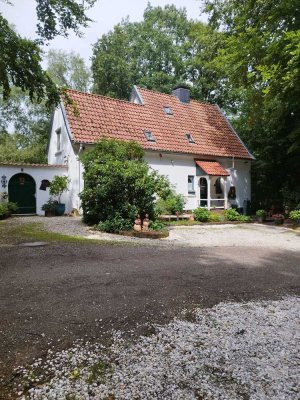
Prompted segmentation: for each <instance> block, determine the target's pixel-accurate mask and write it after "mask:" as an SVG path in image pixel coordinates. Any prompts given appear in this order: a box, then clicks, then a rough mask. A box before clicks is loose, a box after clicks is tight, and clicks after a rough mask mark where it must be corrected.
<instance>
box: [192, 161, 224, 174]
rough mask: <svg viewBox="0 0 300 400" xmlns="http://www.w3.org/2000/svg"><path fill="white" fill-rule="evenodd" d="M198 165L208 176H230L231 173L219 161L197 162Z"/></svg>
mask: <svg viewBox="0 0 300 400" xmlns="http://www.w3.org/2000/svg"><path fill="white" fill-rule="evenodd" d="M195 163H196V165H198V167H200V168H201V169H202V170H203V171H204V172H205V173H206V174H207V175H214V176H229V175H230V174H229V172H227V171H226V169H225V168H224V167H222V165H221V164H220V163H218V161H205V160H195Z"/></svg>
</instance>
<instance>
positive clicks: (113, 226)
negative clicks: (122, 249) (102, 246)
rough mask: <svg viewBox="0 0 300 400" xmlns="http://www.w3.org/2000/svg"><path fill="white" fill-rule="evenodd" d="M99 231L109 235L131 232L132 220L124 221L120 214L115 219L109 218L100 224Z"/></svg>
mask: <svg viewBox="0 0 300 400" xmlns="http://www.w3.org/2000/svg"><path fill="white" fill-rule="evenodd" d="M97 229H98V230H99V231H102V232H108V233H118V232H122V231H130V230H131V229H132V220H131V219H124V218H122V216H121V215H120V214H116V215H115V216H114V217H112V218H109V219H107V220H106V221H101V222H99V224H98V225H97Z"/></svg>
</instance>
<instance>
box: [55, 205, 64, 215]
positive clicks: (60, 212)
mask: <svg viewBox="0 0 300 400" xmlns="http://www.w3.org/2000/svg"><path fill="white" fill-rule="evenodd" d="M65 211H66V205H65V204H62V203H59V204H57V206H56V209H55V214H56V215H57V216H58V217H61V216H62V215H64V213H65Z"/></svg>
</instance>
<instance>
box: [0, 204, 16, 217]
mask: <svg viewBox="0 0 300 400" xmlns="http://www.w3.org/2000/svg"><path fill="white" fill-rule="evenodd" d="M17 209H18V205H17V204H16V203H12V202H9V203H0V219H5V218H8V217H10V215H11V213H13V212H14V211H17Z"/></svg>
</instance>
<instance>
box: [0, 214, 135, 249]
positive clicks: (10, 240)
mask: <svg viewBox="0 0 300 400" xmlns="http://www.w3.org/2000/svg"><path fill="white" fill-rule="evenodd" d="M24 241H39V242H41V241H42V242H60V243H62V242H63V243H85V244H86V243H94V244H106V245H107V244H110V245H116V244H118V245H121V244H124V242H123V243H120V242H118V241H107V240H100V239H87V238H84V237H79V236H69V235H64V234H62V233H56V232H50V231H47V230H46V229H45V228H44V227H43V224H41V223H39V222H29V223H21V224H20V223H15V222H14V221H12V220H10V219H8V220H4V221H0V245H12V244H18V243H20V242H24ZM126 244H128V243H126Z"/></svg>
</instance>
